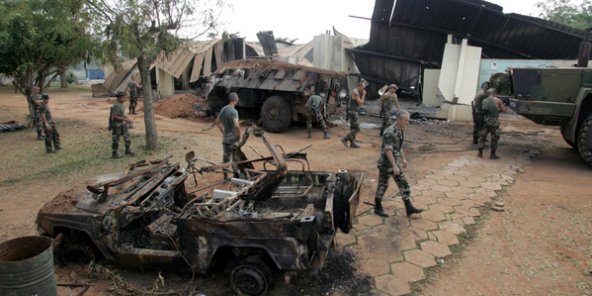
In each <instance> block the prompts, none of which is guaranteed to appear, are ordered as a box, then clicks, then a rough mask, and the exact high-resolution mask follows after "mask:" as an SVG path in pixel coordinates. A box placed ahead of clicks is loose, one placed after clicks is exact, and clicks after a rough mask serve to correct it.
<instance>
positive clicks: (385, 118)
mask: <svg viewBox="0 0 592 296" xmlns="http://www.w3.org/2000/svg"><path fill="white" fill-rule="evenodd" d="M380 117H382V126H381V127H380V135H381V136H382V132H384V130H385V129H386V128H387V127H389V126H390V125H391V124H393V120H392V119H391V112H390V111H388V110H380Z"/></svg>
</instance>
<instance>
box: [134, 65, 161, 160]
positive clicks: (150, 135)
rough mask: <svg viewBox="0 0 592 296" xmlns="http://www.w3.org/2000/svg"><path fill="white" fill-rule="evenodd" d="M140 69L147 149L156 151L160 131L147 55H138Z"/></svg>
mask: <svg viewBox="0 0 592 296" xmlns="http://www.w3.org/2000/svg"><path fill="white" fill-rule="evenodd" d="M138 70H139V71H140V78H141V79H142V81H141V84H142V93H143V95H144V99H143V102H144V127H145V129H146V149H148V150H149V151H155V150H157V149H158V147H159V144H158V133H157V132H156V121H155V120H154V108H153V106H152V84H151V82H150V64H149V61H147V60H146V57H145V56H142V55H140V56H139V57H138Z"/></svg>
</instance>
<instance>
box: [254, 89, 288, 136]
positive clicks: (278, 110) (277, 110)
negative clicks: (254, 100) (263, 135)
mask: <svg viewBox="0 0 592 296" xmlns="http://www.w3.org/2000/svg"><path fill="white" fill-rule="evenodd" d="M259 117H260V118H261V123H262V125H263V128H264V129H265V130H266V131H269V132H272V133H279V132H283V131H285V130H287V129H288V127H290V123H291V122H292V108H291V107H290V103H289V102H288V101H286V100H285V99H284V98H282V97H280V96H271V97H269V98H267V100H265V103H263V107H261V114H259Z"/></svg>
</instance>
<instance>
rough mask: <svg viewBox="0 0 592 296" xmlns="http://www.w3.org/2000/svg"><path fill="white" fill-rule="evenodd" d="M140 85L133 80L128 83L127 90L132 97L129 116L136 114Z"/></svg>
mask: <svg viewBox="0 0 592 296" xmlns="http://www.w3.org/2000/svg"><path fill="white" fill-rule="evenodd" d="M138 87H140V85H138V83H137V82H136V81H135V80H134V79H133V78H132V79H131V80H130V81H129V82H128V83H127V89H128V90H129V95H130V105H129V112H128V114H136V105H137V104H138Z"/></svg>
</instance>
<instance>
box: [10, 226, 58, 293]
mask: <svg viewBox="0 0 592 296" xmlns="http://www.w3.org/2000/svg"><path fill="white" fill-rule="evenodd" d="M51 242H52V240H51V238H48V237H43V236H25V237H19V238H15V239H12V240H9V241H6V242H4V243H2V244H0V295H7V296H21V295H26V296H29V295H49V296H55V295H57V291H56V289H57V288H56V279H55V275H54V269H53V251H52V246H51Z"/></svg>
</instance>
